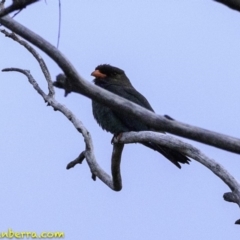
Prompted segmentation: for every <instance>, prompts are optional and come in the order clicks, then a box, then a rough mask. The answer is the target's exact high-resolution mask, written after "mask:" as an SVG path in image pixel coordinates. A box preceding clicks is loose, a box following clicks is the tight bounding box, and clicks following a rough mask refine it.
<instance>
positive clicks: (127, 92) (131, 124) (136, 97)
mask: <svg viewBox="0 0 240 240" xmlns="http://www.w3.org/2000/svg"><path fill="white" fill-rule="evenodd" d="M106 90H108V91H110V92H113V93H115V94H117V95H119V96H121V97H123V98H126V99H128V100H129V101H132V102H134V103H136V104H138V105H140V106H141V107H144V108H146V109H148V110H150V111H152V112H154V110H153V108H152V107H151V105H150V104H149V102H148V100H147V99H146V98H145V97H144V96H143V95H142V94H141V93H139V92H138V91H137V90H136V89H135V88H133V87H127V86H121V85H115V84H109V85H108V86H107V87H106ZM114 114H115V115H116V116H117V117H118V118H119V119H120V120H121V121H122V122H123V124H125V125H126V126H127V127H128V128H129V131H144V130H149V127H148V126H147V125H146V124H144V123H142V122H140V121H139V120H138V119H136V117H133V116H129V114H123V113H122V112H117V111H114Z"/></svg>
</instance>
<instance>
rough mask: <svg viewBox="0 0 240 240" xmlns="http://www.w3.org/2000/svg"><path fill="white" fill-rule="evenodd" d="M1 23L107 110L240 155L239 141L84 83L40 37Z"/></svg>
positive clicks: (11, 23) (12, 23)
mask: <svg viewBox="0 0 240 240" xmlns="http://www.w3.org/2000/svg"><path fill="white" fill-rule="evenodd" d="M0 23H1V24H2V25H4V26H5V27H7V28H9V29H11V30H12V31H13V32H15V33H17V34H19V35H20V36H22V37H23V38H25V39H26V40H27V41H29V42H31V43H32V44H34V45H35V46H37V47H39V48H40V49H41V50H42V51H44V52H45V53H46V54H47V55H49V56H50V57H51V58H52V59H53V60H54V61H55V62H56V63H57V64H58V65H59V67H60V68H61V69H62V70H63V71H64V73H65V74H66V76H68V79H71V84H72V86H73V90H74V91H77V92H78V93H80V94H82V95H84V96H87V97H89V98H91V99H94V100H95V101H98V102H100V103H103V104H105V105H106V106H108V107H110V108H114V109H117V110H121V111H125V112H127V113H128V114H130V115H133V116H135V117H138V118H139V119H140V120H141V121H143V122H144V123H146V124H147V125H149V126H151V127H153V128H154V129H156V130H162V131H166V132H169V133H172V134H175V135H179V136H182V137H185V138H189V139H192V140H195V141H199V142H202V143H205V144H208V145H212V146H215V147H218V148H221V149H224V150H227V151H230V152H235V153H240V139H237V138H233V137H230V136H227V135H223V134H219V133H216V132H211V131H209V130H205V129H202V128H198V127H194V126H190V125H188V124H184V123H181V122H177V121H172V120H169V119H166V118H165V117H163V116H160V115H157V114H155V113H153V112H151V111H148V110H147V109H145V108H142V107H140V106H139V105H137V104H135V103H133V102H130V101H128V100H126V99H124V98H121V97H119V96H117V95H115V94H113V93H110V92H108V91H106V90H104V89H102V88H99V87H97V86H95V85H93V84H92V83H90V82H87V81H85V80H84V79H83V78H82V77H81V76H80V75H79V74H78V72H77V71H76V69H75V68H74V67H73V66H72V64H71V63H70V62H69V61H68V60H67V59H66V58H65V57H64V56H63V54H62V53H61V52H60V51H59V50H58V49H56V48H55V47H54V46H52V45H51V44H50V43H48V42H47V41H46V40H44V39H43V38H42V37H40V36H39V35H37V34H35V33H34V32H32V31H30V30H29V29H27V28H26V27H24V26H23V25H21V24H19V23H17V22H16V21H14V20H13V19H11V18H9V17H8V16H6V17H4V18H1V19H0Z"/></svg>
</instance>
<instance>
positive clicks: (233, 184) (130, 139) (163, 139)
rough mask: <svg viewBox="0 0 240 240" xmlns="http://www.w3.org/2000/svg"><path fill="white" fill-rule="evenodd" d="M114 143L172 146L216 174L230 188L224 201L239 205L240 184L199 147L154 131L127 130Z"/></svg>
mask: <svg viewBox="0 0 240 240" xmlns="http://www.w3.org/2000/svg"><path fill="white" fill-rule="evenodd" d="M113 141H114V142H115V143H135V142H149V141H150V142H154V143H157V144H160V145H162V146H165V147H170V148H173V149H175V150H177V151H179V152H181V153H183V154H184V155H187V156H188V157H190V158H192V159H195V160H196V161H198V162H199V163H201V164H203V165H204V166H205V167H207V168H208V169H209V170H211V171H212V172H213V173H214V174H215V175H217V176H218V177H219V178H220V179H221V180H222V181H223V182H224V183H225V184H227V185H228V187H229V188H230V189H231V190H232V193H227V195H226V194H224V199H225V200H226V201H231V202H235V203H237V204H238V205H239V207H240V184H239V183H238V182H237V181H236V179H235V178H234V177H233V176H231V174H230V173H229V172H228V171H227V170H226V169H224V167H223V166H221V165H220V164H219V163H217V162H215V161H214V160H213V159H210V158H208V157H207V156H206V155H204V154H203V153H202V152H201V151H200V150H199V149H197V148H196V147H193V146H192V145H191V144H189V143H185V142H182V141H181V140H179V139H177V138H175V137H173V136H169V135H166V134H161V133H156V132H148V131H147V132H146V131H142V132H127V133H123V134H122V136H121V137H120V139H116V138H114V139H113Z"/></svg>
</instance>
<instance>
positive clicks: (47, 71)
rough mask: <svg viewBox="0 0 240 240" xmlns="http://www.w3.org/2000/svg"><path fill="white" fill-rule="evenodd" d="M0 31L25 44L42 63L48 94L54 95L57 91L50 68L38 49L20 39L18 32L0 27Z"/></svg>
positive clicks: (40, 63)
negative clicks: (11, 31)
mask: <svg viewBox="0 0 240 240" xmlns="http://www.w3.org/2000/svg"><path fill="white" fill-rule="evenodd" d="M0 32H2V33H3V34H5V36H6V37H9V38H11V39H12V40H14V41H16V42H18V43H19V44H21V45H22V46H24V47H25V48H26V49H27V50H28V51H29V52H30V53H31V54H32V55H33V56H34V58H35V59H36V60H37V61H38V63H39V65H40V68H41V70H42V72H43V74H44V76H45V79H46V80H47V83H48V90H49V93H48V95H49V96H54V95H55V91H54V87H53V83H52V80H51V75H50V73H49V70H48V68H47V66H46V64H45V62H44V61H43V59H42V57H41V56H40V55H39V54H38V53H37V51H36V50H35V49H34V48H33V47H31V46H30V45H29V44H28V43H27V42H26V41H24V40H22V39H20V38H19V37H18V36H17V35H16V34H14V33H9V32H7V31H6V30H4V29H0Z"/></svg>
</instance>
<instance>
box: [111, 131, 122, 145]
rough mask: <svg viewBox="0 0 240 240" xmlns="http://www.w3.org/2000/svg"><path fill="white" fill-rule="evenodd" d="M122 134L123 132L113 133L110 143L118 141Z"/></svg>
mask: <svg viewBox="0 0 240 240" xmlns="http://www.w3.org/2000/svg"><path fill="white" fill-rule="evenodd" d="M122 134H123V133H119V134H114V135H113V138H112V140H111V144H113V143H114V142H116V141H117V142H118V141H119V140H120V139H121V137H122Z"/></svg>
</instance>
